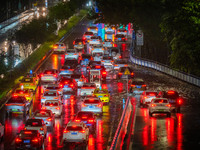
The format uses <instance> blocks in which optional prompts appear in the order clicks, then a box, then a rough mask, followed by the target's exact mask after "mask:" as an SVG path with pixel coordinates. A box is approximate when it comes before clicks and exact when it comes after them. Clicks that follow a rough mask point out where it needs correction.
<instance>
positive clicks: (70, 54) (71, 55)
mask: <svg viewBox="0 0 200 150" xmlns="http://www.w3.org/2000/svg"><path fill="white" fill-rule="evenodd" d="M65 59H69V60H71V59H75V60H79V54H78V52H77V50H76V49H68V50H67V51H66V53H65Z"/></svg>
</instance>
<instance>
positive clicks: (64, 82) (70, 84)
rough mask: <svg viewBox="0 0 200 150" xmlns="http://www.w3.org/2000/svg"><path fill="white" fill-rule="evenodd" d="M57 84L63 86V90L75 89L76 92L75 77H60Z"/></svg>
mask: <svg viewBox="0 0 200 150" xmlns="http://www.w3.org/2000/svg"><path fill="white" fill-rule="evenodd" d="M59 82H60V83H59V86H60V87H61V88H63V92H64V91H75V92H77V89H78V85H77V82H76V80H75V79H72V78H68V77H62V78H61V79H60V81H59Z"/></svg>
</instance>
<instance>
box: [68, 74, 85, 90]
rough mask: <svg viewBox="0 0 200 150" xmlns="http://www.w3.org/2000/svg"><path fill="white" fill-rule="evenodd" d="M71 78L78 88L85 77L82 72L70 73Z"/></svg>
mask: <svg viewBox="0 0 200 150" xmlns="http://www.w3.org/2000/svg"><path fill="white" fill-rule="evenodd" d="M71 78H72V79H74V80H75V81H76V82H77V85H78V88H81V87H82V86H83V84H84V83H85V82H86V77H85V76H84V75H82V74H72V75H71Z"/></svg>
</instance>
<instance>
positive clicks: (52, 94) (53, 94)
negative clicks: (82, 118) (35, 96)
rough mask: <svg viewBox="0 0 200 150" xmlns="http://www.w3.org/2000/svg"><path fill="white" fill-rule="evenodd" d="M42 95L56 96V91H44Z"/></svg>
mask: <svg viewBox="0 0 200 150" xmlns="http://www.w3.org/2000/svg"><path fill="white" fill-rule="evenodd" d="M44 96H57V94H56V92H45V93H44Z"/></svg>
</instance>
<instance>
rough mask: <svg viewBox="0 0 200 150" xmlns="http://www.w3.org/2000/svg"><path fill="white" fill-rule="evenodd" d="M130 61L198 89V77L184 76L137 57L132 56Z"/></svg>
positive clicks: (199, 79)
mask: <svg viewBox="0 0 200 150" xmlns="http://www.w3.org/2000/svg"><path fill="white" fill-rule="evenodd" d="M130 60H131V62H132V63H134V64H136V65H140V66H144V67H148V68H152V69H155V70H157V71H160V72H163V73H165V74H167V75H170V76H173V77H175V78H177V79H180V80H182V81H185V82H188V83H190V84H193V85H196V86H198V87H200V78H199V77H196V76H193V75H190V74H186V73H184V72H181V71H176V70H174V69H172V68H170V67H169V66H166V65H163V64H159V63H156V62H154V61H151V60H146V59H142V58H137V57H133V56H130Z"/></svg>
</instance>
